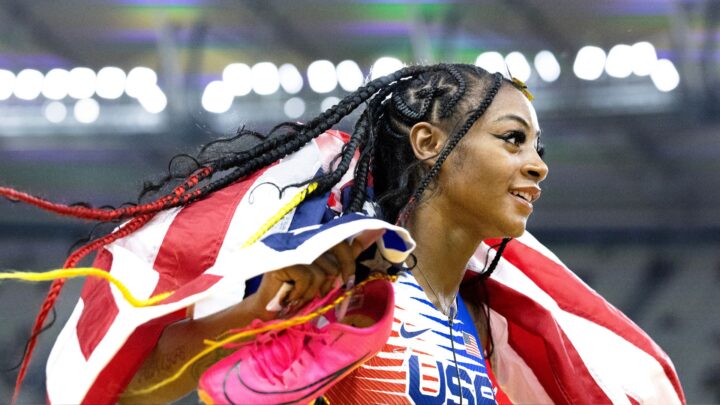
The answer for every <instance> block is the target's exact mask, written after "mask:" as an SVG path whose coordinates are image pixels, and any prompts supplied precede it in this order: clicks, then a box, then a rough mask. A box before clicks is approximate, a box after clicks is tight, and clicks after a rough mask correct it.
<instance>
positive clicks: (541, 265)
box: [491, 240, 685, 403]
mask: <svg viewBox="0 0 720 405" xmlns="http://www.w3.org/2000/svg"><path fill="white" fill-rule="evenodd" d="M503 258H504V259H505V260H507V261H509V262H510V263H512V265H513V266H515V267H517V268H518V269H519V270H520V271H522V272H523V273H524V274H525V275H526V276H527V277H528V278H530V279H531V280H532V281H533V282H534V283H535V284H537V285H538V287H540V288H541V289H542V290H543V291H545V292H546V293H547V294H548V295H550V296H551V297H552V298H553V299H554V300H555V301H556V302H557V304H558V306H559V307H560V308H562V309H563V310H565V311H567V312H569V313H572V314H575V315H578V316H580V317H583V318H585V319H588V320H590V321H592V322H595V323H596V324H598V325H601V326H603V327H605V328H607V329H609V330H610V331H612V332H614V333H615V334H617V335H618V336H620V337H622V338H623V339H625V340H627V341H628V342H630V343H632V344H633V345H635V346H636V347H638V348H639V349H641V350H642V351H644V352H645V353H647V354H649V355H650V356H652V357H653V358H654V359H655V360H657V361H658V363H660V365H661V366H662V368H663V371H664V372H665V375H666V376H667V378H668V380H670V383H671V384H672V385H673V388H674V389H675V392H676V393H677V395H678V397H679V398H680V400H681V402H683V403H685V395H684V394H683V391H682V388H681V386H680V380H679V379H678V377H677V374H676V373H675V370H674V368H673V367H672V365H671V363H670V360H669V358H668V357H667V355H666V354H665V353H664V352H663V350H662V349H661V348H660V347H659V346H658V345H657V344H655V342H653V340H652V339H650V337H649V336H648V335H647V334H645V332H643V331H642V329H640V328H639V327H638V326H637V325H635V323H633V322H632V321H631V320H630V319H628V318H627V317H626V316H625V315H624V314H623V313H622V312H620V311H619V310H618V309H617V308H615V307H613V306H612V305H611V304H610V303H608V302H607V301H605V300H604V299H603V298H602V297H600V295H598V294H597V293H596V292H594V291H592V290H591V289H590V288H589V287H588V286H587V285H585V284H584V283H583V282H582V281H580V279H578V278H577V277H575V276H574V274H572V273H571V272H570V271H569V270H568V269H566V268H565V267H564V266H561V265H559V264H558V263H557V262H555V261H553V260H551V259H550V258H548V257H546V256H545V255H543V254H542V253H540V252H538V251H536V250H535V249H532V248H531V247H529V246H526V245H524V244H523V243H521V242H518V241H516V240H513V241H511V242H510V243H508V245H507V247H506V248H505V252H504V253H503ZM491 295H492V293H491Z"/></svg>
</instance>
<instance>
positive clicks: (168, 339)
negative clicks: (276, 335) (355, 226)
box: [120, 242, 360, 404]
mask: <svg viewBox="0 0 720 405" xmlns="http://www.w3.org/2000/svg"><path fill="white" fill-rule="evenodd" d="M359 253H360V245H359V244H353V245H352V246H350V245H349V244H348V243H346V242H343V243H341V244H338V245H336V246H334V247H333V248H332V249H330V250H329V251H328V252H326V253H325V254H324V255H322V256H320V257H319V258H318V259H317V260H316V261H315V262H314V263H313V264H311V265H307V266H305V265H298V266H292V267H288V268H284V269H280V270H276V271H273V272H270V273H267V274H265V275H264V276H263V280H262V282H261V283H260V287H259V288H258V291H257V292H255V293H254V294H252V295H250V296H248V297H247V298H245V299H244V300H243V301H241V302H240V303H238V304H237V305H235V306H233V307H230V308H227V309H225V310H224V311H221V312H219V313H217V314H214V315H211V316H208V317H205V318H201V319H197V320H184V321H181V322H177V323H175V324H172V325H170V326H168V327H167V328H166V329H165V330H164V331H163V333H162V335H161V336H160V339H159V341H158V343H157V345H156V346H155V349H154V350H153V352H152V353H151V354H150V355H149V356H148V357H147V359H146V360H145V362H144V363H143V364H142V366H140V369H139V370H138V372H137V373H136V374H135V377H134V378H133V379H132V381H131V382H130V384H129V385H128V387H127V388H126V390H125V393H124V394H123V395H122V396H121V398H120V401H121V402H122V403H127V404H132V403H166V402H170V401H173V400H176V399H179V398H181V397H183V396H184V395H186V394H187V393H189V392H190V391H192V390H193V389H195V388H196V387H197V382H198V379H199V378H200V376H201V375H202V373H203V372H204V371H205V370H206V369H207V368H209V367H210V366H211V365H213V364H214V363H216V362H217V361H218V360H220V359H221V358H223V357H225V356H226V355H228V354H229V353H230V352H229V351H227V350H223V349H218V350H216V351H214V352H212V353H210V354H208V355H207V356H205V357H203V358H202V359H200V360H198V361H197V362H196V363H195V364H194V365H193V366H192V367H190V368H189V369H188V370H187V371H186V372H185V373H184V374H183V375H182V376H181V377H180V378H178V379H177V380H175V381H173V382H172V383H170V384H168V385H166V386H164V387H162V388H159V389H157V390H155V391H152V392H150V393H147V394H142V395H134V394H132V392H133V391H138V390H142V389H144V388H146V387H150V386H152V385H154V384H157V383H159V382H161V381H163V380H165V379H167V378H168V377H170V376H172V375H173V374H175V373H176V372H177V370H179V369H180V367H182V366H183V365H184V364H186V363H187V362H188V361H189V360H190V359H191V358H192V357H194V356H195V355H197V353H199V352H201V351H202V350H203V349H205V347H206V346H205V344H204V343H203V340H204V339H208V338H214V337H216V336H218V335H220V334H222V333H223V332H225V331H227V330H229V329H236V328H242V327H245V326H247V325H249V324H250V322H252V321H253V320H254V319H261V320H263V321H267V320H270V319H273V318H274V317H275V315H276V313H273V312H268V311H267V310H266V309H265V306H266V305H267V303H268V302H270V300H271V299H272V298H273V297H274V296H275V294H276V293H277V291H278V290H279V289H280V286H282V284H283V283H285V282H290V283H292V284H294V288H293V289H292V290H291V291H290V292H289V293H288V296H287V297H286V299H285V301H286V302H290V303H293V302H295V303H298V304H297V306H298V307H299V306H301V305H302V304H304V303H305V302H307V301H309V300H311V299H312V298H313V297H315V295H316V294H318V293H321V294H326V293H327V292H328V291H329V290H330V289H331V288H332V286H333V284H334V282H335V280H336V279H337V277H338V276H342V277H343V279H344V280H345V281H347V279H348V278H349V277H350V276H351V275H352V274H354V273H355V257H356V256H357V255H358V254H359Z"/></svg>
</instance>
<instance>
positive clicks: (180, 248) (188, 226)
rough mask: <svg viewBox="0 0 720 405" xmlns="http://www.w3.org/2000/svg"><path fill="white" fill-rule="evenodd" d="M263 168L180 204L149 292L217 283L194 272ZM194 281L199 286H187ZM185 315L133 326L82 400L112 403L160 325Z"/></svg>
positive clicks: (207, 261)
mask: <svg viewBox="0 0 720 405" xmlns="http://www.w3.org/2000/svg"><path fill="white" fill-rule="evenodd" d="M265 170H267V169H263V170H261V171H259V172H257V173H255V174H254V175H253V176H252V177H251V178H248V179H247V180H244V181H242V182H238V183H235V184H233V185H231V186H228V187H226V188H224V189H221V190H218V191H217V192H215V193H213V194H212V195H210V196H209V197H207V198H205V199H203V200H200V201H197V202H195V203H193V204H191V205H189V206H187V207H184V208H183V209H182V210H181V211H180V212H179V213H178V215H176V216H175V218H174V220H173V222H172V224H171V225H170V227H169V228H168V231H167V233H166V234H165V239H164V240H163V243H162V245H161V246H160V250H159V252H158V255H157V257H156V259H155V265H154V267H155V269H156V270H157V271H158V272H159V273H160V280H159V282H158V284H157V286H156V287H155V291H154V293H153V294H157V293H159V292H164V291H168V290H174V289H177V288H178V287H180V290H178V292H177V293H176V294H177V296H175V295H173V296H171V297H170V298H168V302H170V301H172V300H176V299H178V297H179V298H182V294H184V293H185V292H190V291H191V290H192V291H199V290H201V289H202V288H203V287H207V286H208V285H211V284H213V283H214V282H216V281H217V279H215V278H214V277H200V278H199V279H198V276H200V275H201V274H202V272H204V271H205V270H206V269H207V268H208V267H210V266H212V264H213V263H214V262H215V259H216V258H217V253H218V251H219V249H220V246H221V245H222V241H223V240H224V238H225V234H226V233H227V229H228V227H229V225H230V220H231V219H232V216H233V214H234V213H235V209H236V207H237V205H238V204H239V203H240V201H241V200H242V198H243V196H244V195H245V193H246V192H247V191H248V189H249V188H250V186H251V185H252V184H253V183H254V182H255V180H256V179H257V178H258V177H259V176H260V175H262V173H264V172H265ZM198 280H199V282H200V285H198V286H197V287H198V288H196V287H194V286H187V285H186V284H190V283H194V282H195V281H198ZM186 289H187V290H186ZM184 317H185V310H184V309H183V310H180V311H177V312H175V313H173V314H170V315H167V316H164V317H162V318H159V319H155V320H153V321H151V322H149V323H147V324H145V325H142V326H140V327H138V328H137V329H136V330H135V332H133V334H132V335H131V336H130V338H129V339H128V340H127V341H126V342H125V344H124V345H123V346H122V348H120V350H119V351H118V352H117V353H116V354H115V356H114V357H113V358H112V360H111V361H110V362H109V363H108V364H107V365H106V366H105V368H104V369H103V371H102V372H101V373H100V375H99V376H98V378H97V379H96V383H94V384H93V385H92V387H90V390H89V391H88V394H87V395H86V396H85V399H84V400H83V403H114V402H116V401H117V399H118V396H119V395H120V393H122V391H123V390H124V389H125V387H126V386H127V384H128V383H129V382H130V380H131V379H132V376H133V375H134V374H135V372H136V371H137V369H138V368H139V367H140V365H141V364H142V361H143V360H144V359H145V358H146V357H147V355H148V354H149V353H150V352H152V350H153V348H154V346H155V344H157V341H158V339H159V337H160V334H161V333H162V331H163V329H164V328H165V326H167V325H169V324H170V323H172V322H176V321H178V320H180V319H183V318H184Z"/></svg>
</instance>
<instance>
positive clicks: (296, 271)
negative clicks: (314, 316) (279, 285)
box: [283, 264, 327, 303]
mask: <svg viewBox="0 0 720 405" xmlns="http://www.w3.org/2000/svg"><path fill="white" fill-rule="evenodd" d="M283 273H284V278H286V279H287V281H291V282H292V283H293V284H294V287H293V289H292V290H291V291H290V294H288V300H289V301H290V302H293V301H295V302H297V303H304V302H306V301H309V300H311V299H313V298H314V297H315V295H317V293H318V292H320V288H321V287H322V286H323V283H324V282H325V279H326V278H327V276H326V274H325V272H324V271H323V269H322V268H320V266H317V265H314V264H310V265H298V266H292V267H288V268H286V269H284V270H283Z"/></svg>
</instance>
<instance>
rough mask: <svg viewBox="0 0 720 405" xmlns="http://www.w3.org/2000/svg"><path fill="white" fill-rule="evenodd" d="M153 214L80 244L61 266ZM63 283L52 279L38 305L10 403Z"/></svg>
mask: <svg viewBox="0 0 720 405" xmlns="http://www.w3.org/2000/svg"><path fill="white" fill-rule="evenodd" d="M154 216H155V214H145V215H141V216H138V217H135V218H133V219H132V220H131V221H130V222H128V223H127V224H125V225H124V226H122V227H121V228H120V229H119V230H117V231H116V232H113V233H111V234H109V235H105V236H104V237H102V238H100V239H96V240H94V241H92V242H90V243H88V244H86V245H84V246H82V247H81V248H79V249H77V250H76V251H74V252H73V253H72V254H71V255H70V256H69V257H68V258H67V260H65V264H64V265H63V268H66V269H68V268H72V267H75V266H76V265H77V263H78V262H79V261H80V260H82V258H83V257H85V256H87V254H88V253H90V252H92V251H93V250H96V249H99V248H101V247H103V246H105V245H107V244H109V243H112V242H114V241H116V240H118V239H120V238H122V237H125V236H127V235H129V234H131V233H133V232H135V231H136V230H138V229H139V228H140V227H142V226H143V225H145V224H146V223H147V222H148V221H149V220H150V219H152V218H153V217H154ZM64 285H65V279H57V280H54V281H53V282H52V284H51V285H50V290H49V291H48V294H47V296H46V297H45V301H43V303H42V306H40V312H39V313H38V315H37V318H35V324H34V325H33V329H32V334H31V335H30V339H28V345H27V349H26V350H25V355H24V357H23V361H22V365H21V366H20V372H19V373H18V376H17V379H16V380H15V392H14V393H13V397H12V401H11V403H12V404H14V403H15V402H16V401H17V399H18V397H19V395H20V388H21V387H22V383H23V380H24V379H25V374H26V373H27V368H28V366H29V365H30V359H31V358H32V353H33V351H34V350H35V345H36V344H37V338H38V335H39V334H40V331H41V330H42V328H43V325H44V324H45V319H47V316H48V314H49V313H50V310H51V309H52V308H53V307H54V306H55V301H57V298H58V296H59V295H60V291H61V290H62V288H63V286H64Z"/></svg>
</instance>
